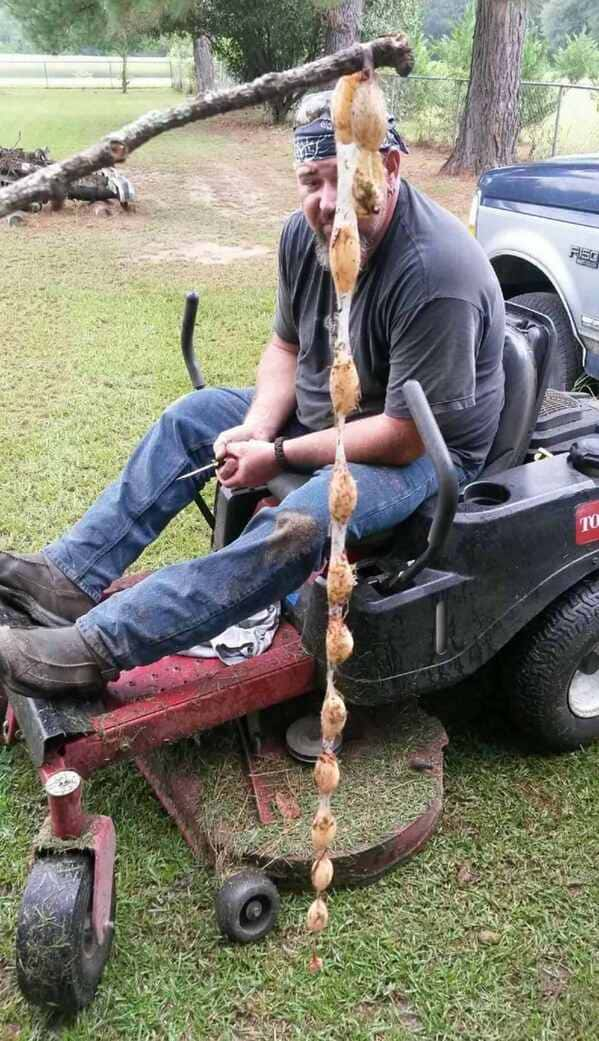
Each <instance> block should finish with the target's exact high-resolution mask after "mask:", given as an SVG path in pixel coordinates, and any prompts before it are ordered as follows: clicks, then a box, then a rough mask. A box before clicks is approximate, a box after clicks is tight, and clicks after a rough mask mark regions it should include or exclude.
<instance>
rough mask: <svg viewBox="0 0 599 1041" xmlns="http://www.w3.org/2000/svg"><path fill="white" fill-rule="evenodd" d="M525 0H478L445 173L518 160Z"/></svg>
mask: <svg viewBox="0 0 599 1041" xmlns="http://www.w3.org/2000/svg"><path fill="white" fill-rule="evenodd" d="M526 4H527V0H478V4H477V10H476V27H475V30H474V46H473V48H472V65H471V68H470V83H469V85H468V94H467V97H466V105H465V108H464V113H463V115H462V120H461V124H460V130H459V134H458V139H457V142H456V145H455V148H454V150H453V154H452V155H451V156H450V157H449V159H448V160H447V162H446V163H445V165H444V166H442V167H441V173H446V174H461V173H475V174H480V173H482V172H483V171H484V170H489V169H492V168H493V167H495V166H509V165H510V163H513V162H514V159H515V154H516V144H517V141H518V134H519V132H520V114H519V113H520V68H521V64H522V48H523V44H524V35H525V32H526Z"/></svg>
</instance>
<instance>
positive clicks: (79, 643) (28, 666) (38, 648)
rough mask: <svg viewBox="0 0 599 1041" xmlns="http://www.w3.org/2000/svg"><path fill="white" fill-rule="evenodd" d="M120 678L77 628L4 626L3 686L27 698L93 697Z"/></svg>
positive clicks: (0, 636) (0, 649)
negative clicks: (106, 684)
mask: <svg viewBox="0 0 599 1041" xmlns="http://www.w3.org/2000/svg"><path fill="white" fill-rule="evenodd" d="M118 674H119V669H118V667H117V665H116V663H115V662H113V661H109V660H108V658H107V659H106V660H102V659H101V658H100V657H99V656H98V655H97V654H96V653H95V652H94V651H92V650H91V648H90V647H89V646H88V645H87V643H86V642H85V640H84V639H83V637H82V636H81V633H80V632H79V630H78V629H77V627H76V626H74V625H71V626H69V627H68V629H67V628H63V629H44V628H38V629H11V628H9V626H7V625H2V626H0V685H2V684H5V685H6V686H7V687H8V689H9V690H12V691H16V693H17V694H23V695H24V696H25V697H26V698H55V697H60V695H63V694H70V695H73V694H81V695H86V694H92V693H96V692H97V691H99V690H101V689H102V687H104V686H105V683H106V681H107V680H114V679H116V678H117V676H118Z"/></svg>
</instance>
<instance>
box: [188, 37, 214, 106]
mask: <svg viewBox="0 0 599 1041" xmlns="http://www.w3.org/2000/svg"><path fill="white" fill-rule="evenodd" d="M193 61H194V65H195V74H196V84H197V92H198V94H204V93H205V91H207V90H212V89H213V88H214V59H213V57H212V44H211V43H210V40H209V39H208V37H207V36H205V35H204V34H203V33H202V35H201V36H198V37H196V39H195V40H194V41H193Z"/></svg>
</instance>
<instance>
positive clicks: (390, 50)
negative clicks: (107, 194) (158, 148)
mask: <svg viewBox="0 0 599 1041" xmlns="http://www.w3.org/2000/svg"><path fill="white" fill-rule="evenodd" d="M370 60H371V61H372V63H373V64H374V65H375V66H380V65H386V66H391V67H392V68H394V69H396V71H397V72H398V73H399V75H400V76H407V75H408V74H409V73H410V72H411V70H412V66H413V58H412V52H411V50H410V46H409V44H408V41H407V39H406V37H405V36H404V35H403V33H397V34H394V35H391V34H390V35H388V36H383V37H380V38H379V39H378V40H373V41H372V42H371V43H368V44H356V45H355V46H353V47H348V48H347V50H343V51H338V52H337V53H336V54H330V55H327V56H326V57H324V58H319V59H318V61H312V62H309V63H308V64H307V65H300V66H299V67H298V68H296V69H289V70H288V71H287V72H269V73H267V74H266V75H265V76H260V77H259V78H258V79H256V80H253V81H252V82H251V83H244V84H242V85H241V86H239V87H231V88H230V89H228V90H219V91H209V92H207V93H205V94H201V95H199V96H198V97H196V98H193V100H191V101H186V102H183V104H181V105H177V106H176V107H175V108H170V109H165V110H163V111H156V112H146V113H145V115H143V116H140V117H139V119H136V120H135V121H134V122H133V123H128V124H127V125H126V126H124V127H121V128H120V129H119V130H115V131H113V132H112V133H109V134H107V135H106V137H103V138H102V139H101V140H100V141H98V142H96V144H94V145H91V146H90V148H86V149H85V150H84V151H82V152H77V153H76V154H75V155H72V156H70V157H69V158H68V159H64V160H63V161H62V162H59V163H52V164H51V165H50V166H45V167H44V168H43V169H41V170H37V171H36V172H35V173H32V174H30V175H29V176H28V177H24V178H23V179H22V180H20V181H17V182H16V183H15V184H11V185H9V186H8V187H7V188H2V189H1V190H0V217H3V216H5V214H7V213H10V212H11V211H12V210H16V209H18V208H19V206H27V205H29V203H32V202H37V201H42V202H47V201H48V200H49V199H52V200H54V201H57V202H60V201H61V200H62V199H64V198H65V196H66V194H67V187H68V185H69V184H70V182H71V181H75V180H78V179H79V178H80V177H85V176H87V174H90V173H93V172H94V171H95V170H100V169H101V168H102V167H104V166H114V164H115V163H122V162H124V161H125V159H126V158H127V156H128V155H129V154H130V153H131V152H133V151H135V149H136V148H139V147H140V146H141V145H143V144H145V143H146V141H150V140H151V139H152V138H153V137H158V135H159V134H163V133H164V132H165V131H166V130H174V129H175V128H177V127H182V126H185V125H186V124H187V123H194V122H197V121H199V120H202V119H208V118H209V117H210V116H217V115H223V114H224V113H225V112H233V111H234V110H235V109H240V108H249V107H250V106H251V105H260V104H262V103H263V102H267V101H273V100H274V99H275V98H278V97H283V96H284V95H285V94H288V93H289V92H290V91H304V90H306V89H307V88H308V87H318V86H320V85H321V84H327V83H330V82H331V80H333V79H336V78H337V77H338V76H345V75H347V74H348V73H350V72H358V71H359V70H360V69H362V68H363V67H364V64H365V62H366V63H368V62H369V61H370Z"/></svg>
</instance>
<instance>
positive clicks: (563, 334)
mask: <svg viewBox="0 0 599 1041" xmlns="http://www.w3.org/2000/svg"><path fill="white" fill-rule="evenodd" d="M510 303H512V304H522V307H530V308H531V309H532V310H533V311H540V312H541V314H546V315H547V317H548V318H551V321H552V322H553V324H554V326H555V331H556V333H557V355H556V358H555V360H554V364H553V366H552V368H551V372H550V373H549V386H550V387H553V388H554V389H555V390H571V389H572V387H573V386H574V384H575V382H576V380H577V379H578V377H579V376H580V374H581V372H582V347H581V346H580V344H579V342H578V340H577V339H576V337H575V336H574V333H573V332H572V326H571V324H570V319H569V318H568V314H567V312H566V308H565V307H564V305H563V304H562V302H561V300H560V298H559V296H558V295H557V293H523V294H522V296H513V297H512V298H511V301H510Z"/></svg>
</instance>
